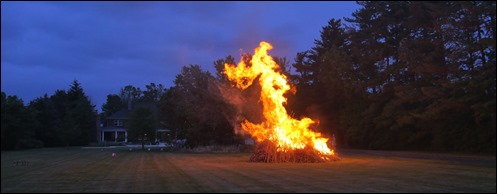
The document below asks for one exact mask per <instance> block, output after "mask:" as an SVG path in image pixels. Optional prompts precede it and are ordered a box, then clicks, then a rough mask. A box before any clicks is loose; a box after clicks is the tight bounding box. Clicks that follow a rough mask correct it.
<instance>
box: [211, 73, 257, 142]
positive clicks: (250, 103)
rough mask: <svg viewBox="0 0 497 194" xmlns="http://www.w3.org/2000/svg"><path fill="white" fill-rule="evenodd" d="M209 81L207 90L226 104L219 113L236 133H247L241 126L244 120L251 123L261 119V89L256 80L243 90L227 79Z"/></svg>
mask: <svg viewBox="0 0 497 194" xmlns="http://www.w3.org/2000/svg"><path fill="white" fill-rule="evenodd" d="M209 83H210V86H209V90H210V91H211V92H212V93H213V94H216V95H217V96H218V98H220V99H223V100H224V102H225V103H226V104H227V105H228V106H227V107H228V108H226V109H224V110H223V111H222V112H221V113H222V114H223V115H224V117H225V118H226V120H227V121H229V123H230V124H231V126H232V127H233V129H234V132H235V133H236V134H240V135H249V134H248V133H247V132H245V131H244V130H243V129H242V127H241V124H242V123H243V122H244V121H246V120H247V121H250V122H252V123H260V122H262V121H263V115H262V104H261V103H260V100H259V97H260V91H261V89H260V85H259V84H258V83H259V82H258V81H254V83H253V85H252V86H250V87H248V88H247V89H245V90H241V89H239V88H236V87H233V86H231V85H230V83H229V82H228V81H219V80H213V81H211V82H209ZM256 83H257V84H256Z"/></svg>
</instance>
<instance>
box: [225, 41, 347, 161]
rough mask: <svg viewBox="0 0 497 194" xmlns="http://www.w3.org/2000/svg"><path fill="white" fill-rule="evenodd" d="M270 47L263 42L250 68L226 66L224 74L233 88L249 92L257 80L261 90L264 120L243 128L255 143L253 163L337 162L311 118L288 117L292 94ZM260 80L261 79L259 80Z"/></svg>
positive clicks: (248, 65) (248, 124)
mask: <svg viewBox="0 0 497 194" xmlns="http://www.w3.org/2000/svg"><path fill="white" fill-rule="evenodd" d="M271 49H272V46H271V44H269V43H267V42H261V43H260V45H259V47H258V48H256V49H255V54H254V55H253V56H252V58H251V59H250V60H247V61H250V64H245V62H244V60H243V59H242V60H240V62H239V63H238V64H237V65H235V64H227V63H226V64H224V69H225V70H224V74H226V77H227V78H228V79H229V80H230V81H232V82H233V83H234V87H237V88H240V89H242V90H244V89H247V88H248V87H249V86H250V85H252V83H253V82H254V81H256V80H258V81H259V84H260V86H261V93H260V102H261V103H262V109H263V110H262V112H263V117H264V120H263V121H262V123H257V124H256V123H252V122H250V121H248V120H244V121H243V122H242V123H241V127H242V129H243V130H244V131H246V132H248V133H249V134H250V135H251V136H252V137H253V138H254V139H255V140H256V149H255V151H254V153H253V154H252V156H251V158H250V161H252V162H325V161H331V160H336V159H338V157H337V156H336V154H335V152H334V150H332V149H330V148H329V147H328V145H327V141H328V138H325V137H323V136H322V135H321V133H319V132H314V131H312V130H311V129H309V126H310V125H311V124H313V123H315V121H314V120H312V119H310V118H306V117H304V118H302V119H295V118H292V117H291V116H289V115H288V113H287V111H286V109H285V107H284V105H285V104H286V102H287V99H286V98H285V97H284V94H285V93H287V92H288V91H289V90H290V88H291V87H290V85H289V83H288V82H287V77H286V76H285V75H284V74H282V73H280V72H278V71H277V69H278V68H279V66H278V64H276V62H275V61H274V60H273V58H272V57H271V56H269V55H268V54H267V51H268V50H271ZM257 78H258V79H257Z"/></svg>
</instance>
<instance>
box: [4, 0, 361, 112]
mask: <svg viewBox="0 0 497 194" xmlns="http://www.w3.org/2000/svg"><path fill="white" fill-rule="evenodd" d="M359 8H360V6H359V5H357V4H356V2H355V1H344V2H336V1H332V2H322V1H317V2H262V1H261V2H128V1H125V2H5V1H2V2H1V9H2V10H1V14H2V15H1V17H2V26H1V27H2V32H1V33H2V48H1V50H2V64H1V66H2V69H1V72H2V74H1V76H2V78H1V87H2V89H1V90H2V91H3V92H6V93H7V95H17V96H18V97H20V98H21V99H23V101H24V103H25V104H27V103H29V102H30V101H31V100H33V99H35V98H37V97H41V96H43V95H44V94H45V93H46V94H48V96H51V95H53V94H54V92H55V90H57V89H63V90H67V89H68V88H69V86H70V85H71V83H72V81H73V80H78V81H79V82H80V83H81V85H82V87H83V89H84V92H85V94H86V95H87V96H89V97H90V100H91V102H92V104H94V105H96V108H97V109H98V111H99V112H100V111H101V106H102V104H103V103H105V101H106V96H107V95H108V94H118V93H119V90H120V89H121V88H123V87H124V86H126V85H133V86H135V87H139V88H141V89H142V90H143V89H145V85H147V84H150V83H151V82H153V83H156V84H163V85H164V86H165V87H167V88H169V87H171V86H173V81H174V79H175V77H176V75H177V74H179V73H180V70H181V67H183V66H186V65H190V64H198V65H200V66H201V67H202V69H203V70H208V71H210V72H211V73H213V74H214V73H215V71H214V67H213V62H214V61H215V60H218V59H221V58H224V57H226V56H228V55H232V56H233V57H235V59H236V60H237V61H238V60H239V57H240V54H242V53H253V52H254V48H256V47H257V46H258V44H259V42H260V41H267V42H269V43H271V44H272V45H273V50H271V51H269V54H270V55H272V56H279V57H286V58H287V59H288V60H290V63H293V62H294V58H295V56H296V54H297V52H302V51H305V50H308V49H310V48H311V47H313V46H314V40H315V39H319V34H320V31H321V29H322V27H323V26H325V25H326V24H327V22H328V21H329V20H330V19H332V18H335V19H343V18H344V17H352V13H353V12H354V11H356V10H357V9H359Z"/></svg>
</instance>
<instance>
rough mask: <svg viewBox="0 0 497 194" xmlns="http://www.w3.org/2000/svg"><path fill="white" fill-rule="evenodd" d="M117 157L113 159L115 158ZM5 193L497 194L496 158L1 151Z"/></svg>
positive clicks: (360, 152) (358, 152)
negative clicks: (261, 158) (296, 158)
mask: <svg viewBox="0 0 497 194" xmlns="http://www.w3.org/2000/svg"><path fill="white" fill-rule="evenodd" d="M113 152H115V153H117V156H116V157H112V156H111V155H112V153H113ZM1 156H2V173H1V174H2V175H1V176H2V193H4V192H140V193H141V192H468V193H469V192H489V193H495V192H496V178H495V177H496V176H495V175H496V168H495V167H496V164H495V156H468V155H449V154H429V153H416V152H386V151H365V150H343V151H342V152H341V157H342V158H343V159H342V160H341V161H337V162H327V163H306V164H301V163H300V164H299V163H271V164H267V163H251V162H248V159H249V157H250V153H171V152H161V151H150V152H148V151H143V152H142V151H131V152H130V151H128V150H124V149H122V150H119V149H81V148H44V149H34V150H25V151H2V152H1Z"/></svg>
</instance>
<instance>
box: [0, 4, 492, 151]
mask: <svg viewBox="0 0 497 194" xmlns="http://www.w3.org/2000/svg"><path fill="white" fill-rule="evenodd" d="M358 3H359V5H361V6H362V8H360V9H359V10H357V11H355V12H354V13H353V15H352V17H351V18H345V19H344V21H345V22H344V21H342V20H340V19H331V20H329V22H328V24H326V25H325V26H324V27H323V28H322V30H321V37H320V38H319V39H318V40H315V44H314V47H312V48H311V49H310V50H307V51H303V52H300V53H297V55H296V57H295V62H294V63H292V64H291V66H290V65H289V62H288V61H287V60H286V58H278V57H273V58H274V59H275V60H276V61H277V63H278V64H279V65H280V71H282V72H283V73H284V74H285V75H287V77H289V78H290V79H291V80H290V81H291V83H293V84H294V86H295V88H296V91H297V92H296V93H295V95H291V94H289V95H288V96H287V97H288V98H289V99H288V103H287V110H288V111H287V112H288V113H290V114H291V115H292V116H293V117H296V118H300V117H303V116H306V117H311V118H313V119H318V120H319V121H320V122H319V126H318V127H317V129H318V130H320V131H321V132H323V133H325V134H326V135H331V134H335V135H336V137H337V143H338V144H339V146H344V147H347V146H348V147H354V148H366V149H393V150H400V149H403V150H433V151H461V152H489V153H494V152H495V144H496V138H495V137H496V133H495V132H496V115H495V107H496V103H495V101H496V73H495V71H496V69H495V67H496V60H495V42H496V38H495V35H496V31H495V27H496V23H495V20H496V16H495V15H496V14H495V2H483V1H461V2H459V1H448V2H431V1H430V2H428V1H421V2H417V1H416V2H414V1H412V2H411V1H399V2H390V1H388V2H383V1H380V2H376V1H374V2H371V1H361V2H358ZM276 49H277V48H276ZM249 59H250V54H245V55H244V57H242V60H245V62H246V63H247V64H249V63H250V62H249ZM224 63H230V64H235V63H236V61H235V59H234V58H233V57H231V56H227V57H226V58H224V59H219V60H217V61H215V62H214V67H215V68H216V71H217V72H216V74H215V75H212V74H211V73H210V72H208V71H204V70H202V69H201V67H200V66H199V65H189V66H185V67H183V69H182V70H181V72H180V73H179V74H178V75H177V76H176V79H175V80H174V86H172V87H170V88H167V89H166V88H164V86H162V85H161V84H159V85H156V84H154V83H151V84H150V85H147V86H146V90H145V91H142V90H141V89H140V88H137V87H134V86H131V85H128V86H125V87H123V88H122V89H121V90H120V93H119V94H110V95H108V96H107V102H106V103H105V104H104V105H103V106H102V110H103V113H102V115H101V116H102V117H105V116H109V115H111V114H112V113H115V112H117V111H119V110H121V109H123V108H126V107H127V106H128V105H129V104H130V103H133V102H138V101H142V102H154V103H155V104H156V105H157V106H158V108H159V113H158V115H157V117H156V118H152V117H150V118H148V117H144V118H142V119H141V121H144V120H147V119H156V123H160V125H161V128H162V127H164V128H167V129H171V130H172V131H173V135H174V138H175V139H186V140H187V144H188V145H189V146H190V147H195V146H201V145H210V144H231V143H235V142H236V138H237V136H236V134H235V131H237V130H238V128H237V126H238V127H239V122H241V121H242V120H243V119H249V120H251V121H257V120H258V119H259V120H260V119H261V118H259V117H257V115H261V114H260V112H258V111H260V110H259V109H260V108H258V107H260V104H258V103H259V102H258V95H257V94H258V89H257V87H258V86H257V85H254V86H251V88H248V89H247V90H245V91H239V90H238V91H237V90H236V89H233V88H232V87H231V86H230V84H231V83H229V81H227V79H226V77H225V76H224V75H223V74H222V73H221V72H222V71H223V68H224ZM291 68H293V69H291ZM292 70H293V71H292ZM78 88H79V89H78ZM225 99H229V100H225ZM240 104H243V106H239V105H240ZM83 112H84V114H81V113H83ZM144 112H145V111H144ZM91 114H94V111H93V108H92V105H91V104H90V103H89V101H88V99H87V97H86V96H85V95H84V93H83V92H82V89H81V88H80V86H79V84H73V86H71V89H70V90H69V91H68V92H65V91H63V90H58V91H56V93H55V94H54V95H52V96H50V97H48V96H47V95H45V96H43V97H40V98H38V99H36V100H34V101H32V102H31V103H30V104H29V106H27V107H24V106H23V103H22V100H20V99H19V98H17V97H16V96H6V95H5V94H4V93H2V149H4V148H9V149H10V148H18V147H19V148H20V147H23V146H24V147H26V145H28V144H32V145H38V144H39V143H40V142H42V143H45V144H46V146H58V145H81V144H84V143H87V142H88V141H89V139H88V138H90V136H91V134H90V133H89V131H90V130H82V129H89V128H91V127H92V126H90V122H88V123H86V122H82V121H92V122H93V123H92V124H93V125H94V123H95V122H94V120H91V119H90V117H91V116H90V115H91ZM142 116H143V115H142ZM136 117H137V118H140V115H137V116H136ZM138 123H140V122H138ZM142 123H143V122H142ZM145 123H147V122H145ZM25 125H30V126H25ZM157 125H159V124H157ZM149 128H150V127H149ZM31 129H33V130H31ZM20 140H22V141H20ZM47 142H50V143H49V145H48V143H47Z"/></svg>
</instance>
